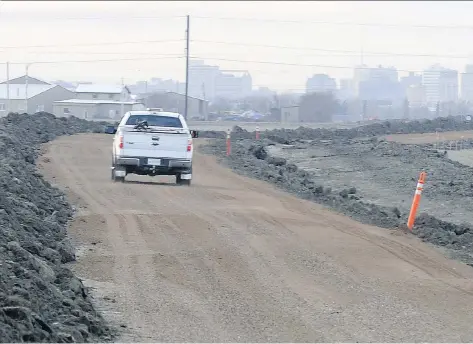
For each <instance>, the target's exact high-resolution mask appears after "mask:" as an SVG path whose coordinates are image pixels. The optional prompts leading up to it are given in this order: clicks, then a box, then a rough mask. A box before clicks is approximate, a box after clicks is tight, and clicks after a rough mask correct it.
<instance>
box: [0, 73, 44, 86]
mask: <svg viewBox="0 0 473 344" xmlns="http://www.w3.org/2000/svg"><path fill="white" fill-rule="evenodd" d="M8 83H9V84H10V85H13V84H15V85H24V84H26V75H22V76H20V77H18V78H14V79H10V80H8ZM0 84H7V81H6V80H5V81H3V82H1V83H0ZM28 84H29V85H52V84H51V83H49V82H46V81H44V80H41V79H38V78H33V77H31V76H29V75H28Z"/></svg>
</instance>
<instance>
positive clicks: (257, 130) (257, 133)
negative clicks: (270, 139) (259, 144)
mask: <svg viewBox="0 0 473 344" xmlns="http://www.w3.org/2000/svg"><path fill="white" fill-rule="evenodd" d="M256 139H257V140H259V127H256Z"/></svg>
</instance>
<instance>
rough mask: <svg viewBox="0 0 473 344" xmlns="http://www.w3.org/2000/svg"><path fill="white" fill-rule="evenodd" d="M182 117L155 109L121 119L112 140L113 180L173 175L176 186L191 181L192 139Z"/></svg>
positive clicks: (194, 133)
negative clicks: (131, 175) (130, 175)
mask: <svg viewBox="0 0 473 344" xmlns="http://www.w3.org/2000/svg"><path fill="white" fill-rule="evenodd" d="M193 137H197V132H195V131H191V130H189V128H188V127H187V123H186V121H185V119H184V117H183V116H182V115H180V114H178V113H174V112H163V111H161V109H158V110H150V109H148V110H146V111H141V110H140V111H130V112H127V113H126V114H125V115H124V116H123V118H122V119H121V121H120V123H119V124H118V127H117V129H116V133H115V137H114V139H113V152H112V180H113V181H116V182H124V181H125V177H126V175H128V174H130V173H132V174H138V175H148V176H157V175H174V176H176V183H177V184H180V185H190V184H191V180H192V154H193V151H194V148H193V145H192V138H193Z"/></svg>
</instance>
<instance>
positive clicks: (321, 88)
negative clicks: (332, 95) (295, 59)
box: [306, 74, 337, 93]
mask: <svg viewBox="0 0 473 344" xmlns="http://www.w3.org/2000/svg"><path fill="white" fill-rule="evenodd" d="M336 89H337V83H336V81H335V79H333V78H331V77H329V76H328V75H327V74H314V75H313V76H312V77H311V78H309V79H307V82H306V92H307V93H313V92H334V91H335V90H336Z"/></svg>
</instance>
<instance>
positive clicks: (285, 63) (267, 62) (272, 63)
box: [192, 56, 423, 73]
mask: <svg viewBox="0 0 473 344" xmlns="http://www.w3.org/2000/svg"><path fill="white" fill-rule="evenodd" d="M192 58H193V59H200V60H215V61H228V62H243V63H258V64H270V65H281V66H293V67H320V68H333V69H355V68H356V69H373V67H353V66H332V65H318V64H302V63H288V62H278V61H254V60H236V59H227V58H219V57H209V56H207V57H200V56H192ZM396 71H398V72H415V73H422V72H423V71H414V70H403V69H396Z"/></svg>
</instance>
